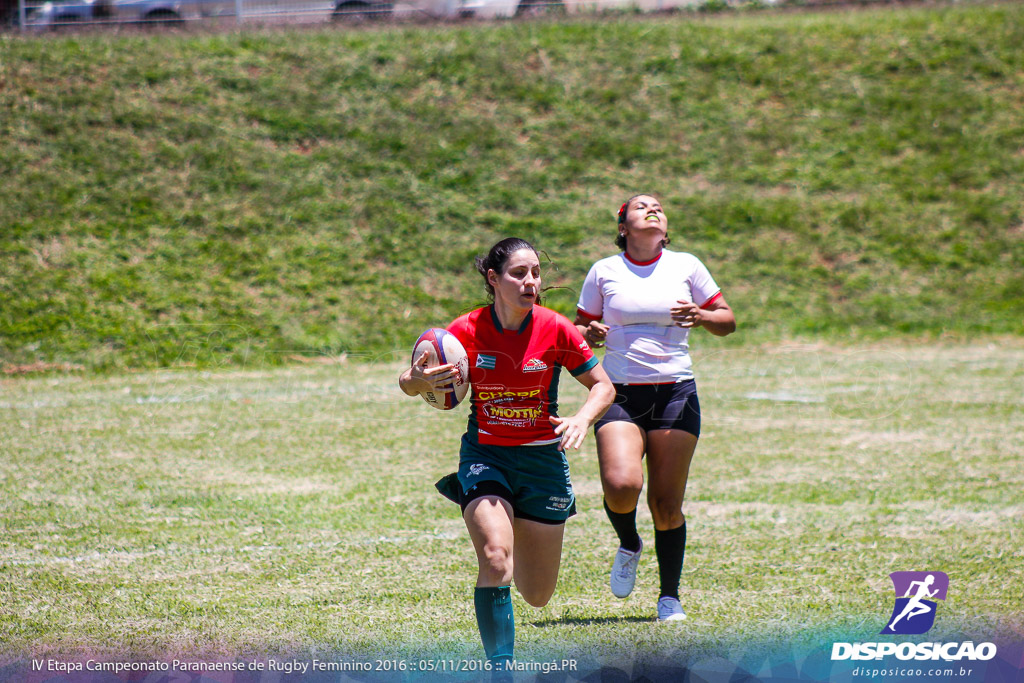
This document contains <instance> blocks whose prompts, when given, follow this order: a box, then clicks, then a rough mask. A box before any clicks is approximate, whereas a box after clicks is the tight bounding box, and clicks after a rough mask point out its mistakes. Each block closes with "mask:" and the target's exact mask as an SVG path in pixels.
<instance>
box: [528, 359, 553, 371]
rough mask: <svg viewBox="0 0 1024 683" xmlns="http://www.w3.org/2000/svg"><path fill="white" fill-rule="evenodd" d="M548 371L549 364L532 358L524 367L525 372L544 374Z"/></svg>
mask: <svg viewBox="0 0 1024 683" xmlns="http://www.w3.org/2000/svg"><path fill="white" fill-rule="evenodd" d="M547 369H548V364H547V363H545V362H544V361H542V360H541V359H540V358H531V359H530V360H528V361H526V363H525V364H524V365H523V372H542V371H544V370H547Z"/></svg>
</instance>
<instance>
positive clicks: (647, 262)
mask: <svg viewBox="0 0 1024 683" xmlns="http://www.w3.org/2000/svg"><path fill="white" fill-rule="evenodd" d="M663 253H665V252H663V251H659V252H658V255H657V256H655V257H654V258H652V259H651V260H650V261H637V260H636V259H635V258H633V257H632V256H630V255H629V252H628V251H623V252H622V255H623V256H625V257H626V260H627V261H629V262H630V263H632V264H633V265H634V266H649V265H651V264H652V263H657V261H658V259H660V258H661V255H662V254H663Z"/></svg>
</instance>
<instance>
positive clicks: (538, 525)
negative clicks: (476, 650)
mask: <svg viewBox="0 0 1024 683" xmlns="http://www.w3.org/2000/svg"><path fill="white" fill-rule="evenodd" d="M476 267H477V270H478V271H479V272H480V274H481V275H482V276H483V278H484V282H485V285H486V288H487V291H488V294H489V295H490V297H491V299H492V300H493V303H492V304H491V305H490V306H485V307H483V308H479V309H477V310H474V311H472V312H470V313H468V314H466V315H463V316H461V317H459V318H458V319H457V320H455V321H454V322H453V323H452V324H451V325H449V326H448V331H449V332H451V333H452V334H454V335H455V336H456V337H457V338H458V340H459V341H460V342H461V343H462V345H463V346H464V347H465V348H466V351H467V353H468V354H469V368H470V371H469V374H470V382H471V385H472V388H471V394H470V415H469V425H468V428H467V430H466V433H465V434H464V435H463V437H462V446H461V449H460V454H459V471H458V472H457V473H455V474H452V475H449V476H448V477H445V478H444V479H442V480H441V481H440V482H438V488H439V489H440V490H441V491H442V493H444V494H445V495H446V496H448V497H450V498H452V499H453V500H455V501H456V502H458V503H459V504H460V505H461V507H462V510H463V519H464V520H465V522H466V527H467V528H468V530H469V535H470V538H471V539H472V541H473V547H474V548H475V550H476V556H477V562H478V572H477V579H476V589H475V592H474V604H475V608H476V616H477V624H478V626H479V628H480V636H481V639H482V640H483V644H484V650H485V652H486V653H487V657H488V659H489V660H490V661H491V663H492V666H493V667H494V669H496V670H500V669H504V668H507V666H508V663H509V662H511V660H512V657H513V645H514V640H515V626H514V620H513V616H512V602H511V597H510V588H511V583H512V581H513V580H514V581H515V584H516V588H517V589H518V590H519V592H520V594H521V595H522V596H523V598H524V599H525V600H526V601H527V602H528V603H529V604H531V605H534V606H536V607H541V606H543V605H545V604H547V602H548V600H550V599H551V596H552V594H553V593H554V590H555V584H556V582H557V580H558V568H559V564H560V562H561V554H562V536H563V531H564V528H565V520H566V519H568V518H569V517H570V516H572V515H573V514H575V510H576V502H575V496H574V494H573V489H572V482H571V480H570V477H569V465H568V461H567V459H566V457H565V449H566V448H568V447H572V448H577V449H578V448H579V447H580V444H581V443H582V442H583V439H584V437H585V436H586V433H587V432H588V431H589V429H590V427H591V426H592V425H593V424H594V422H595V421H596V420H597V419H598V418H599V417H600V416H601V415H602V414H603V413H604V411H605V410H606V409H607V408H608V406H609V405H610V403H611V401H612V398H613V396H614V393H615V391H614V389H613V387H612V384H611V381H610V380H609V379H608V376H607V375H606V374H605V372H604V370H603V369H602V368H601V366H600V365H599V364H598V362H597V358H595V357H594V354H593V352H592V351H591V350H590V347H589V346H588V344H587V343H586V341H584V339H583V337H582V335H581V334H580V332H579V330H577V329H576V327H575V326H574V325H573V324H572V323H571V322H569V320H568V319H567V318H565V317H564V316H562V315H560V314H558V313H555V312H554V311H552V310H550V309H547V308H544V307H543V306H540V305H539V301H540V292H541V277H540V259H539V258H538V256H537V252H536V250H535V249H534V248H533V246H532V245H530V243H529V242H526V241H524V240H521V239H518V238H508V239H505V240H502V241H501V242H498V243H497V244H496V245H494V247H492V248H491V250H490V252H489V253H488V254H487V255H486V256H484V257H481V258H478V259H477V262H476ZM426 363H427V355H426V354H424V355H422V356H421V357H420V358H418V359H416V360H415V362H414V363H413V365H412V367H410V368H409V369H408V370H406V371H405V372H403V373H402V375H401V377H400V378H399V384H400V386H401V388H402V391H404V392H405V393H406V394H408V395H410V396H414V395H417V394H420V393H423V392H426V391H434V392H442V393H443V392H447V391H451V388H450V387H451V382H452V378H453V375H452V373H453V370H454V368H453V366H452V365H451V364H446V365H440V366H437V367H434V368H428V367H427V366H426ZM562 368H565V369H566V370H568V371H569V373H570V374H571V375H573V377H575V378H576V380H577V381H578V382H580V383H581V384H582V385H583V386H585V387H587V389H588V390H589V392H588V394H587V398H586V401H585V402H584V404H583V405H582V406H581V407H580V409H579V410H578V411H577V412H576V413H575V414H574V415H571V416H568V417H558V415H557V409H558V377H559V374H560V372H561V369H562Z"/></svg>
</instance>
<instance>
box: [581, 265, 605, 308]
mask: <svg viewBox="0 0 1024 683" xmlns="http://www.w3.org/2000/svg"><path fill="white" fill-rule="evenodd" d="M576 308H578V309H579V310H581V311H583V312H584V313H586V314H587V315H589V316H590V317H591V318H594V319H596V320H600V319H601V318H603V317H604V294H602V292H601V286H600V284H599V283H598V281H597V264H596V263H595V264H594V265H592V266H591V267H590V272H589V273H587V277H586V278H584V280H583V288H582V289H581V290H580V300H579V303H577V304H576Z"/></svg>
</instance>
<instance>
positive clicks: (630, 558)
mask: <svg viewBox="0 0 1024 683" xmlns="http://www.w3.org/2000/svg"><path fill="white" fill-rule="evenodd" d="M643 551H644V542H643V541H640V550H637V551H636V552H632V551H629V550H626V549H625V548H619V551H618V552H617V553H615V561H614V562H612V578H611V582H610V583H611V587H612V594H613V595H614V596H615V597H617V598H625V597H628V596H629V594H630V593H632V592H633V584H635V583H636V565H637V564H638V563H639V562H640V554H641V553H642V552H643Z"/></svg>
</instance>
